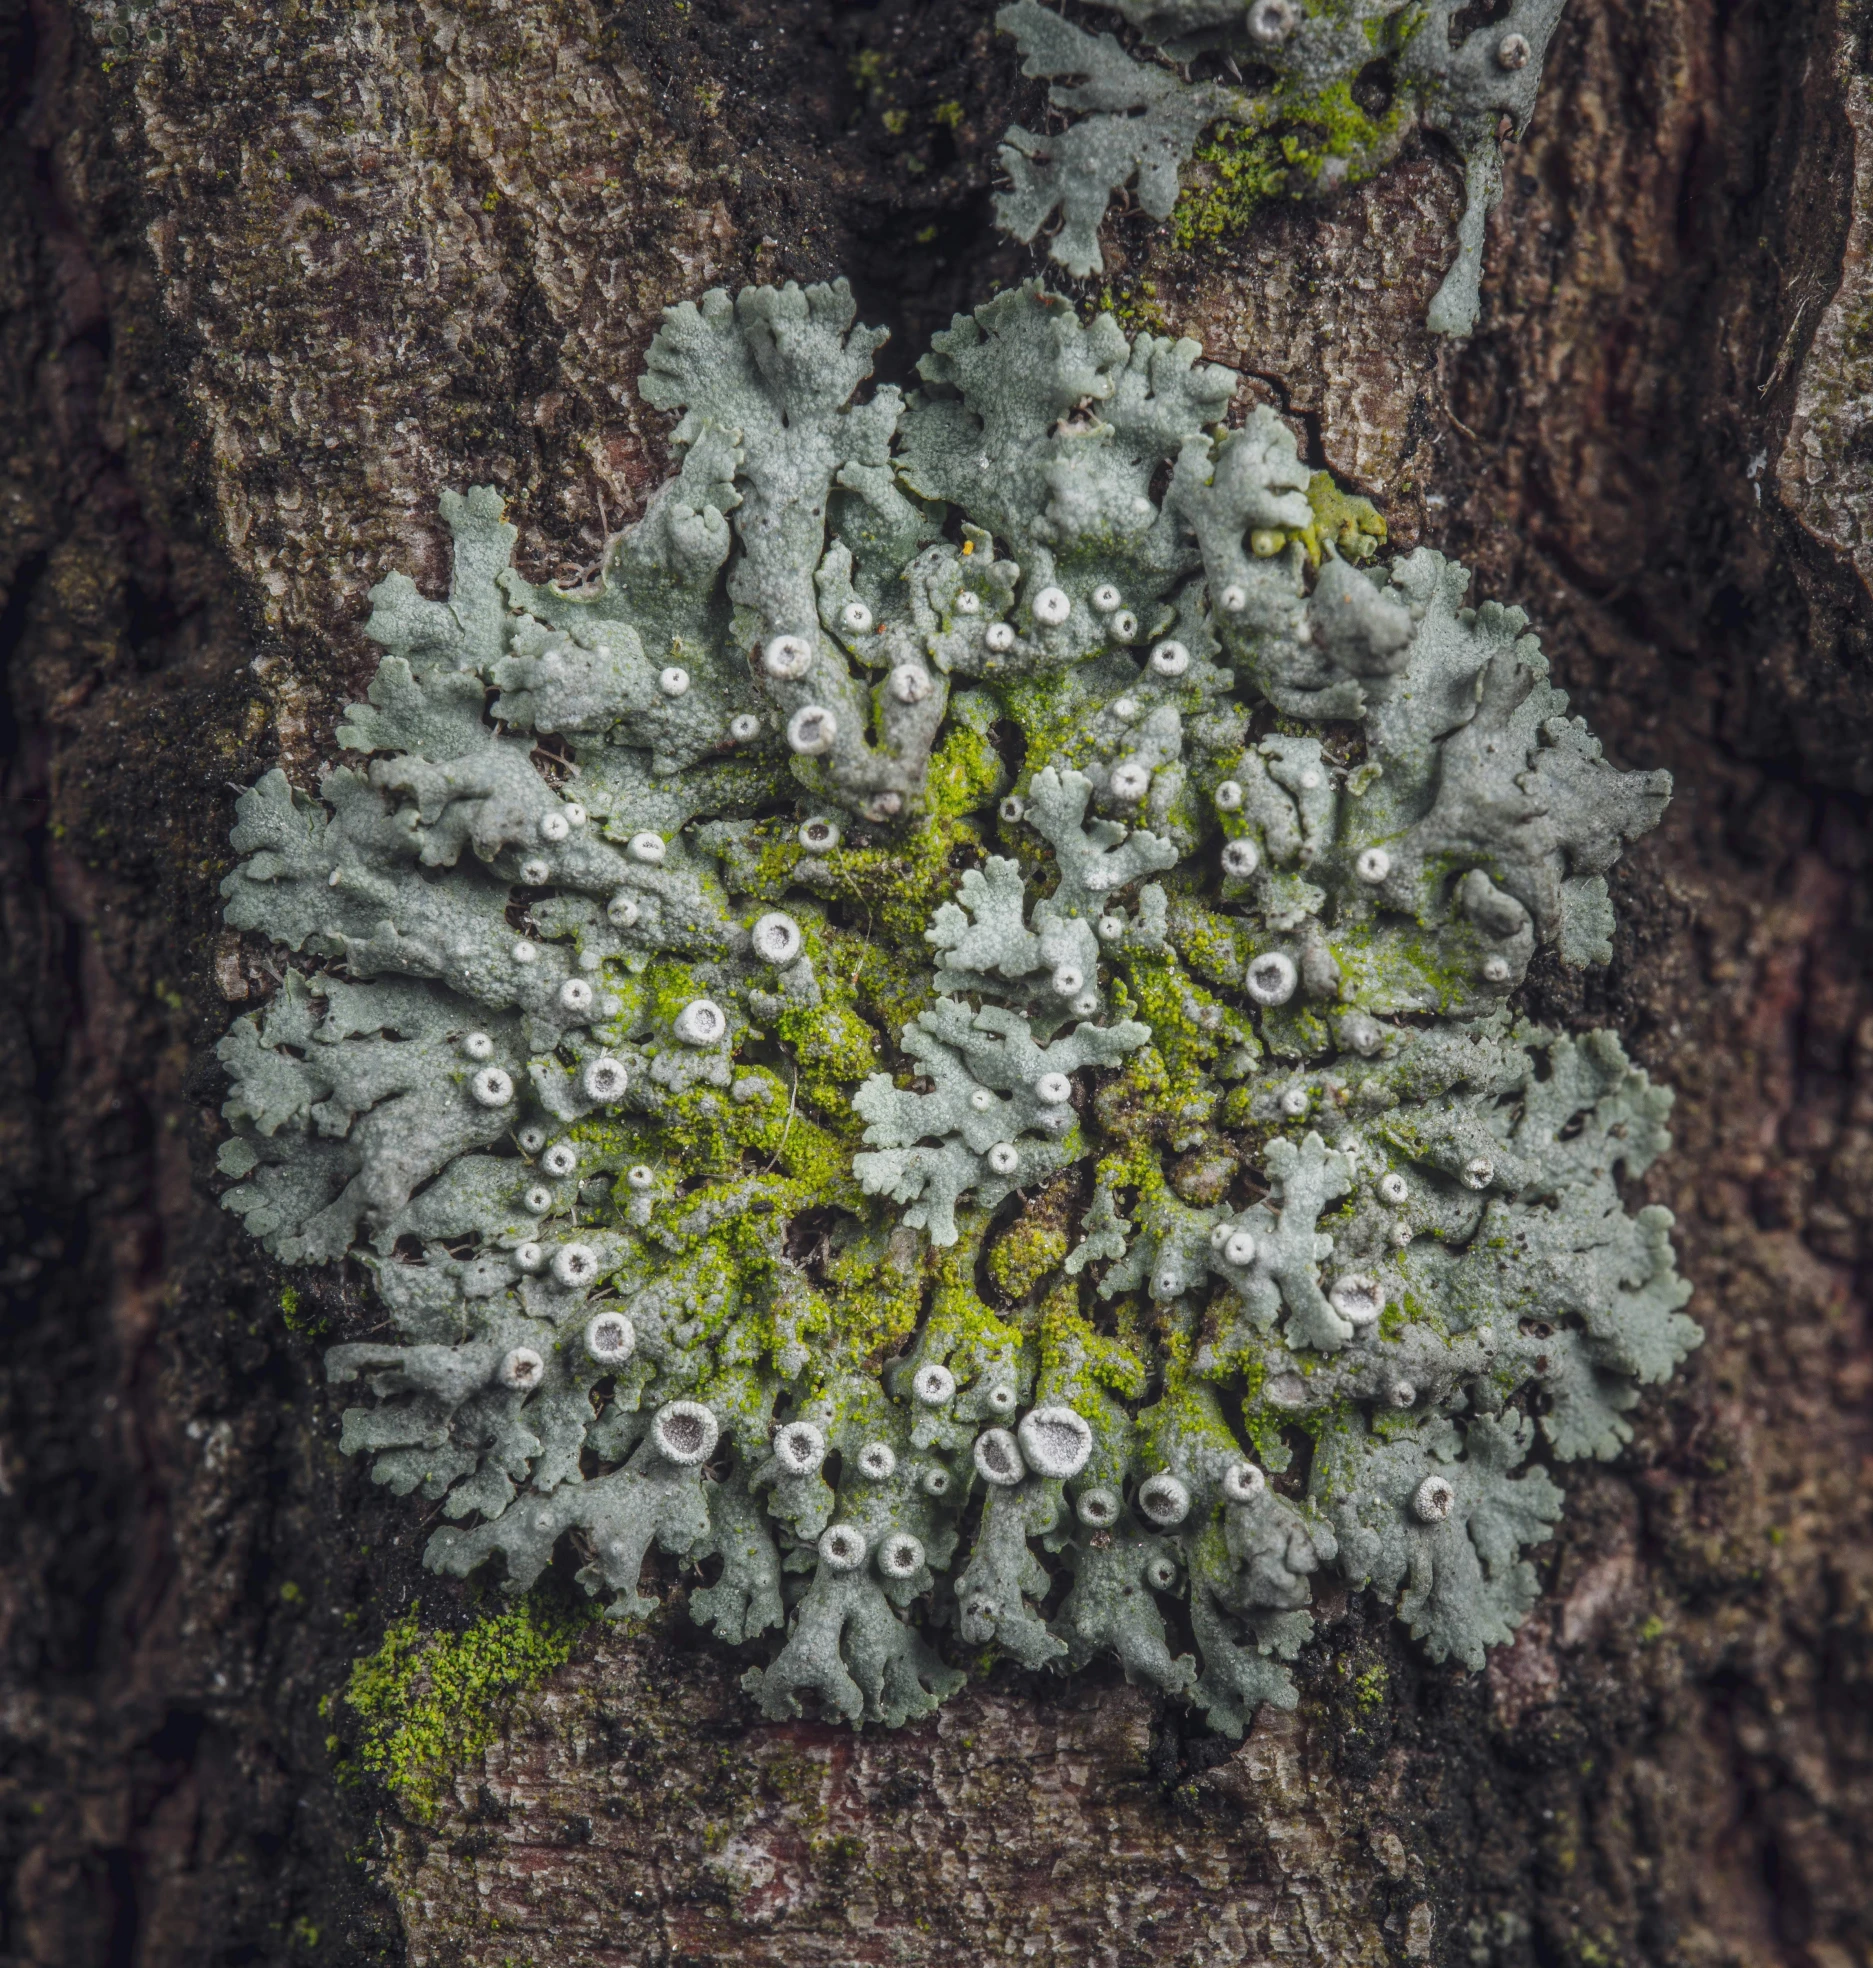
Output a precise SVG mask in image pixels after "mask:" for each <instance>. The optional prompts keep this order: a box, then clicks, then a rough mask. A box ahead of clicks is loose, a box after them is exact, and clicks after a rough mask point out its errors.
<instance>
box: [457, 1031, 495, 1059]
mask: <svg viewBox="0 0 1873 1968" xmlns="http://www.w3.org/2000/svg"><path fill="white" fill-rule="evenodd" d="M462 1051H463V1052H464V1053H465V1054H466V1055H467V1056H468V1057H469V1058H470V1059H492V1058H493V1057H494V1041H493V1040H492V1039H491V1038H489V1036H488V1035H487V1033H486V1032H464V1033H463V1034H462Z"/></svg>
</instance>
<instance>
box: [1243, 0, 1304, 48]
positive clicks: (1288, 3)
mask: <svg viewBox="0 0 1873 1968" xmlns="http://www.w3.org/2000/svg"><path fill="white" fill-rule="evenodd" d="M1300 18H1301V14H1300V9H1299V8H1298V7H1297V6H1296V5H1295V0H1255V3H1254V5H1253V6H1251V7H1250V9H1249V38H1250V39H1251V40H1254V41H1259V42H1260V43H1261V44H1262V46H1263V47H1264V48H1278V47H1279V46H1280V45H1281V43H1282V42H1284V41H1285V40H1286V39H1287V38H1288V36H1289V35H1290V34H1292V33H1293V32H1294V30H1295V28H1296V26H1298V25H1299V22H1300Z"/></svg>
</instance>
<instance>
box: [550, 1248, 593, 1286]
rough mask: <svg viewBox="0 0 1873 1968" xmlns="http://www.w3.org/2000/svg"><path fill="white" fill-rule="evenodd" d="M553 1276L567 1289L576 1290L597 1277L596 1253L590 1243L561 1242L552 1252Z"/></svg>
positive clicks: (589, 1283) (591, 1282)
mask: <svg viewBox="0 0 1873 1968" xmlns="http://www.w3.org/2000/svg"><path fill="white" fill-rule="evenodd" d="M553 1276H554V1278H555V1279H556V1280H557V1281H558V1282H559V1283H560V1284H562V1285H564V1286H565V1288H566V1289H567V1290H568V1291H578V1290H581V1289H582V1288H583V1287H585V1286H587V1285H591V1284H595V1283H596V1282H597V1279H598V1253H597V1251H595V1250H594V1249H593V1248H592V1247H591V1245H590V1244H561V1245H560V1247H559V1248H558V1250H556V1251H555V1252H554V1253H553Z"/></svg>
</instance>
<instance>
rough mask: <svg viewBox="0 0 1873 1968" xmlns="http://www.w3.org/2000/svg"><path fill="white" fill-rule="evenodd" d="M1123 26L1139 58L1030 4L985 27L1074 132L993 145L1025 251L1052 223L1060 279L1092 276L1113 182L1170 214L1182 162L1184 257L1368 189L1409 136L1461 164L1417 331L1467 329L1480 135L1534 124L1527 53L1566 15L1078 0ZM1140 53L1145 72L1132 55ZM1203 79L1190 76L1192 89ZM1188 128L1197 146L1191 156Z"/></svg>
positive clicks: (1540, 50)
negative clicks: (1015, 52) (1201, 182)
mask: <svg viewBox="0 0 1873 1968" xmlns="http://www.w3.org/2000/svg"><path fill="white" fill-rule="evenodd" d="M1089 4H1090V5H1093V6H1097V7H1102V8H1105V9H1107V10H1108V11H1110V12H1112V13H1116V14H1118V15H1120V16H1122V17H1123V19H1124V20H1125V22H1126V24H1127V25H1128V26H1129V27H1131V28H1133V29H1134V30H1136V32H1137V35H1138V37H1139V41H1140V43H1141V44H1142V48H1143V50H1144V52H1145V55H1146V57H1147V58H1146V59H1139V58H1137V57H1135V56H1134V55H1132V54H1129V53H1127V51H1126V50H1125V49H1124V48H1123V47H1122V46H1121V45H1120V43H1119V42H1118V40H1117V39H1116V38H1115V37H1114V36H1113V35H1110V34H1091V33H1088V32H1087V31H1086V30H1085V29H1083V28H1080V27H1076V26H1075V25H1074V24H1073V23H1072V22H1071V21H1069V20H1067V19H1065V18H1064V17H1063V16H1061V15H1060V14H1057V13H1054V12H1053V11H1051V10H1050V9H1049V8H1046V7H1044V6H1042V5H1040V4H1039V0H1014V4H1013V5H1012V6H1007V7H1004V8H1003V9H1002V10H1001V12H1000V13H999V14H997V15H996V20H997V22H998V23H999V24H1000V25H1001V27H1003V28H1004V29H1005V30H1006V31H1007V32H1008V33H1010V34H1012V35H1013V36H1014V37H1015V40H1016V42H1017V43H1018V44H1019V46H1020V48H1021V52H1022V54H1023V55H1024V56H1025V57H1026V61H1025V63H1024V72H1025V73H1027V74H1028V75H1033V76H1042V77H1045V78H1046V80H1047V82H1048V84H1049V88H1048V103H1049V106H1050V107H1051V108H1053V109H1055V110H1059V111H1063V112H1067V113H1073V114H1076V115H1077V117H1078V120H1077V121H1075V122H1074V123H1072V124H1071V125H1070V126H1069V127H1068V128H1067V129H1065V130H1063V131H1060V132H1058V133H1055V134H1050V135H1045V136H1037V135H1036V134H1035V133H1034V132H1032V131H1030V130H1024V129H1023V128H1022V127H1021V125H1020V124H1018V123H1017V124H1015V125H1013V126H1012V127H1011V128H1010V130H1009V132H1008V136H1007V139H1006V141H1005V142H1004V143H1003V145H1002V149H1001V162H1002V168H1003V169H1004V170H1005V171H1006V172H1007V173H1008V175H1009V177H1010V178H1011V179H1012V180H1013V189H1012V190H1011V191H1008V192H1005V193H1002V194H1001V195H1000V196H999V198H998V200H997V210H998V216H999V219H1000V223H1001V225H1002V227H1003V229H1004V230H1005V231H1008V232H1011V233H1013V234H1014V236H1015V237H1016V238H1017V239H1023V240H1026V239H1032V238H1033V237H1034V236H1035V234H1036V233H1037V232H1039V231H1040V230H1041V228H1042V227H1043V226H1045V225H1047V224H1048V223H1049V222H1050V221H1051V220H1052V219H1053V218H1054V216H1055V214H1056V213H1057V214H1058V215H1059V224H1058V226H1057V228H1056V230H1055V231H1054V234H1053V237H1052V238H1051V240H1050V241H1049V242H1048V252H1049V254H1050V255H1051V257H1052V258H1054V259H1055V260H1058V261H1059V262H1060V264H1061V265H1062V266H1064V267H1065V268H1066V269H1067V270H1068V271H1069V272H1070V273H1073V274H1077V275H1086V274H1091V273H1096V272H1098V271H1099V269H1100V268H1101V267H1102V266H1103V265H1104V264H1105V261H1104V256H1103V255H1102V254H1101V252H1100V250H1099V237H1098V235H1099V227H1100V224H1101V222H1102V221H1103V220H1104V218H1105V215H1106V209H1107V206H1108V204H1109V203H1110V201H1111V199H1112V198H1113V197H1114V196H1115V195H1118V194H1120V193H1122V192H1124V191H1125V190H1126V188H1127V187H1128V186H1129V187H1131V188H1132V189H1133V190H1134V191H1135V194H1136V196H1137V200H1138V203H1139V204H1140V205H1141V206H1142V207H1143V208H1144V210H1145V211H1147V212H1148V213H1150V214H1151V216H1152V217H1153V218H1158V219H1163V218H1168V217H1170V216H1171V213H1172V210H1173V208H1174V207H1177V206H1178V191H1179V177H1178V173H1179V169H1180V167H1181V166H1182V165H1184V164H1185V163H1187V162H1188V161H1189V160H1190V158H1191V157H1192V156H1193V155H1198V156H1200V157H1202V159H1203V160H1204V161H1205V162H1206V163H1207V164H1208V165H1209V166H1210V168H1211V172H1212V175H1213V178H1214V180H1215V183H1214V186H1213V188H1212V189H1211V190H1210V191H1209V192H1207V193H1206V194H1199V195H1197V196H1196V197H1195V199H1194V201H1189V202H1187V203H1186V204H1185V206H1183V207H1181V208H1179V211H1178V224H1177V237H1178V243H1179V244H1180V245H1184V246H1189V245H1192V244H1194V243H1196V241H1197V240H1199V239H1201V238H1203V237H1206V236H1208V235H1211V234H1214V233H1217V232H1220V231H1223V230H1225V229H1227V228H1229V227H1231V226H1233V225H1235V224H1238V223H1240V222H1241V221H1242V220H1243V219H1245V218H1246V217H1247V216H1248V215H1249V213H1250V212H1252V211H1253V210H1254V209H1255V207H1256V206H1257V205H1259V204H1261V203H1263V202H1265V201H1266V200H1268V199H1272V198H1308V197H1316V196H1319V195H1321V194H1323V193H1326V192H1330V191H1333V190H1336V189H1337V188H1338V187H1339V186H1341V185H1345V184H1353V183H1358V182H1359V181H1361V180H1362V179H1365V178H1369V177H1370V176H1372V174H1373V173H1374V172H1375V171H1377V170H1379V169H1380V168H1381V167H1382V166H1383V165H1384V164H1386V163H1387V162H1388V161H1389V160H1390V159H1391V158H1392V157H1393V156H1394V155H1395V154H1396V152H1397V150H1398V147H1399V145H1400V143H1401V142H1402V141H1403V139H1404V138H1405V136H1406V135H1407V134H1408V133H1409V132H1410V131H1411V130H1412V129H1414V128H1417V127H1420V126H1422V127H1423V128H1425V129H1431V130H1437V131H1440V132H1442V134H1443V135H1444V136H1445V137H1447V138H1448V139H1449V141H1450V142H1451V144H1452V145H1453V146H1454V147H1455V149H1456V151H1457V153H1458V155H1459V156H1460V157H1461V158H1462V160H1463V174H1464V213H1463V218H1462V221H1461V222H1460V224H1459V226H1458V229H1457V258H1456V260H1455V262H1454V263H1453V265H1452V266H1451V269H1450V272H1449V273H1448V274H1447V275H1446V277H1445V279H1444V283H1443V285H1442V286H1441V287H1440V288H1439V289H1438V291H1437V294H1436V296H1435V298H1434V299H1433V300H1432V302H1431V307H1430V312H1429V315H1428V317H1427V319H1428V323H1429V326H1430V327H1431V328H1432V329H1433V330H1435V331H1436V332H1437V333H1438V334H1443V335H1467V334H1469V333H1470V332H1471V331H1472V330H1473V329H1474V328H1475V326H1476V316H1477V307H1478V300H1479V292H1480V284H1481V279H1482V263H1483V234H1484V228H1485V226H1486V224H1487V222H1488V218H1489V214H1490V211H1491V210H1492V209H1493V207H1494V206H1495V205H1496V203H1497V201H1498V200H1499V199H1500V198H1501V196H1502V162H1501V156H1500V153H1499V151H1498V148H1497V145H1498V131H1499V128H1500V126H1501V124H1502V122H1503V119H1505V118H1506V119H1507V120H1508V124H1509V126H1510V128H1511V129H1512V130H1513V131H1514V132H1515V133H1516V134H1517V135H1520V133H1521V132H1522V130H1523V129H1525V128H1526V126H1527V124H1528V119H1529V117H1530V116H1531V115H1532V114H1533V113H1534V108H1535V96H1536V92H1537V91H1538V90H1539V88H1540V86H1541V68H1542V60H1543V57H1544V56H1545V55H1546V53H1547V48H1548V42H1549V39H1550V37H1551V36H1552V35H1553V33H1554V29H1555V26H1556V23H1557V22H1558V21H1559V19H1560V17H1561V9H1562V7H1563V5H1564V4H1565V0H1512V4H1511V5H1510V6H1509V7H1508V9H1507V11H1506V12H1505V13H1504V14H1503V16H1502V17H1501V18H1500V19H1497V20H1492V21H1490V22H1488V23H1487V24H1486V25H1483V26H1474V27H1470V28H1468V30H1467V31H1464V32H1461V33H1460V32H1459V29H1458V25H1457V23H1458V20H1459V17H1460V15H1461V14H1462V12H1463V11H1464V10H1463V0H1247V4H1246V5H1245V4H1244V0H1089ZM1151 55H1156V56H1157V57H1158V59H1157V60H1151V59H1149V58H1148V57H1149V56H1151ZM1199 76H1200V77H1202V78H1203V79H1196V78H1197V77H1199ZM1206 131H1213V132H1215V134H1214V136H1213V138H1212V139H1211V141H1209V142H1208V143H1205V144H1202V147H1201V149H1199V144H1200V141H1201V140H1202V138H1203V136H1204V133H1205V132H1206Z"/></svg>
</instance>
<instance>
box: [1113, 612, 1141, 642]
mask: <svg viewBox="0 0 1873 1968" xmlns="http://www.w3.org/2000/svg"><path fill="white" fill-rule="evenodd" d="M1137 633H1138V617H1137V616H1136V615H1134V614H1133V613H1132V611H1131V610H1130V609H1129V608H1121V609H1120V610H1119V612H1118V613H1117V614H1116V615H1115V616H1113V618H1112V635H1113V639H1114V640H1115V641H1117V642H1130V641H1131V639H1132V638H1133V637H1134V636H1135V635H1136V634H1137Z"/></svg>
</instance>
